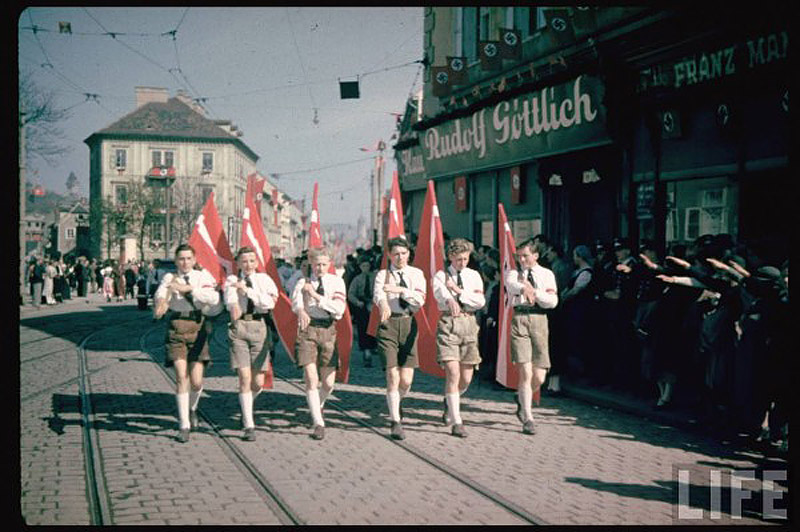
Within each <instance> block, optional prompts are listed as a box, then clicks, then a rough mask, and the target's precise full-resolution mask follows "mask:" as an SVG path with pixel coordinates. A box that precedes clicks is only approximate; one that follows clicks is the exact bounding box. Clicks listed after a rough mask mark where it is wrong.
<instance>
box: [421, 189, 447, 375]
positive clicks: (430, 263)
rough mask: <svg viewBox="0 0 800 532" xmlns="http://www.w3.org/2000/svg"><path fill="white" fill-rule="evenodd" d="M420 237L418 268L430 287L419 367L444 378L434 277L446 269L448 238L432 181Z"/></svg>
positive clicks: (426, 196) (424, 317)
mask: <svg viewBox="0 0 800 532" xmlns="http://www.w3.org/2000/svg"><path fill="white" fill-rule="evenodd" d="M418 235H419V236H418V238H417V247H416V250H415V254H414V266H415V267H417V268H419V269H420V270H422V273H423V274H424V275H425V282H426V285H427V295H426V296H425V305H423V307H422V308H421V309H420V311H419V312H417V314H416V316H415V317H416V320H417V330H418V331H419V336H418V337H417V338H418V340H417V352H418V353H419V368H420V370H422V371H423V372H425V373H427V374H428V375H435V376H436V377H444V376H445V373H444V369H442V367H441V366H439V364H437V363H436V327H437V326H438V323H439V306H438V305H437V304H436V298H435V297H433V276H434V275H436V272H438V271H439V270H443V269H444V251H443V250H444V235H443V233H442V221H441V219H440V218H439V207H438V206H437V205H436V191H435V188H434V186H433V181H432V180H429V181H428V192H427V194H426V195H425V206H424V207H423V208H422V218H420V221H419V233H418Z"/></svg>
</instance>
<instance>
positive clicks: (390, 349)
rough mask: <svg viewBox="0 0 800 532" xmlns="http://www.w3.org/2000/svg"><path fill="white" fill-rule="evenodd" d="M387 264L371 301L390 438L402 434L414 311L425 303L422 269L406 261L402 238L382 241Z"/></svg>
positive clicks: (413, 355) (413, 362)
mask: <svg viewBox="0 0 800 532" xmlns="http://www.w3.org/2000/svg"><path fill="white" fill-rule="evenodd" d="M386 245H387V248H388V250H389V260H390V264H389V266H388V268H386V269H385V270H381V271H379V272H378V274H377V275H376V276H375V286H374V288H373V292H372V293H373V303H374V304H375V305H377V306H378V308H379V309H380V325H379V326H378V331H377V335H376V340H377V344H378V353H379V354H380V357H381V362H382V363H383V368H384V371H385V372H386V402H387V404H388V406H389V420H390V421H391V426H392V438H394V439H396V440H402V439H404V438H405V433H404V432H403V426H402V424H401V417H402V409H401V407H400V400H401V399H402V398H403V397H405V396H406V394H408V391H409V390H410V389H411V382H412V381H413V379H414V368H416V367H417V366H419V362H418V360H417V324H416V321H414V313H415V312H417V311H418V310H419V309H420V308H421V307H422V305H424V304H425V292H426V290H427V283H426V282H425V276H424V275H423V273H422V270H420V269H419V268H415V267H413V266H410V265H409V264H408V256H409V250H410V248H409V244H408V241H406V239H405V238H402V237H395V238H390V239H389V241H388V242H387V243H386Z"/></svg>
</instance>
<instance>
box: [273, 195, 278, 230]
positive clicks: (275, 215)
mask: <svg viewBox="0 0 800 532" xmlns="http://www.w3.org/2000/svg"><path fill="white" fill-rule="evenodd" d="M272 216H273V218H272V223H273V225H278V187H275V188H273V189H272Z"/></svg>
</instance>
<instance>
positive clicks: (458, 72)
mask: <svg viewBox="0 0 800 532" xmlns="http://www.w3.org/2000/svg"><path fill="white" fill-rule="evenodd" d="M447 68H448V72H447V75H448V76H449V77H450V85H451V86H453V85H465V84H466V83H467V58H466V57H452V56H447Z"/></svg>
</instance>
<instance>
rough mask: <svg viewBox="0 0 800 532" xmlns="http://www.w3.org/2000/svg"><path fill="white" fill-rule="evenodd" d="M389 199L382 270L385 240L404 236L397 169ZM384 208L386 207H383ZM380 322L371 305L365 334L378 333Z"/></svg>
mask: <svg viewBox="0 0 800 532" xmlns="http://www.w3.org/2000/svg"><path fill="white" fill-rule="evenodd" d="M390 198H391V199H390V200H389V207H388V212H387V214H388V216H387V217H386V218H387V227H386V231H385V232H384V235H386V238H385V240H384V242H383V258H382V259H381V267H380V269H381V270H383V269H385V268H386V264H387V262H388V256H389V250H388V249H386V242H388V241H389V239H392V238H395V237H397V236H401V237H403V238H405V237H406V230H405V228H404V227H403V200H402V198H401V196H400V183H399V182H398V180H397V171H396V170H395V172H394V175H392V192H391V196H390ZM385 210H386V209H385ZM379 323H380V309H379V308H378V306H377V305H373V306H372V311H371V312H370V314H369V324H368V325H367V334H369V335H370V336H375V335H376V334H377V333H378V324H379Z"/></svg>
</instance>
